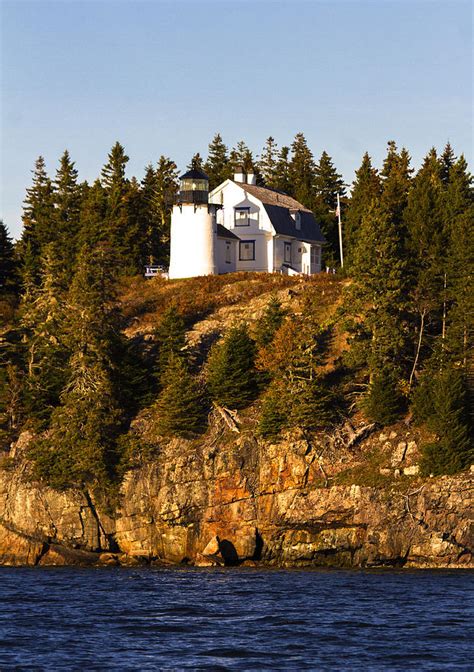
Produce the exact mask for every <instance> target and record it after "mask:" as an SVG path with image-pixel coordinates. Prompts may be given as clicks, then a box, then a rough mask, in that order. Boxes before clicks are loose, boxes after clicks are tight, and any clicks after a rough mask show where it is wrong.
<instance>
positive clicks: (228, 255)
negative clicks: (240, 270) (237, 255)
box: [225, 242, 232, 264]
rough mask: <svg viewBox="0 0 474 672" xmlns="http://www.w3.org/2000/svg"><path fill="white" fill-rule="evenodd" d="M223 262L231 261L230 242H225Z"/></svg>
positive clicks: (228, 262)
mask: <svg viewBox="0 0 474 672" xmlns="http://www.w3.org/2000/svg"><path fill="white" fill-rule="evenodd" d="M225 263H226V264H230V263H232V258H231V243H227V242H226V244H225Z"/></svg>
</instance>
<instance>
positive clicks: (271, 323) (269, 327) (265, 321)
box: [255, 296, 286, 347]
mask: <svg viewBox="0 0 474 672" xmlns="http://www.w3.org/2000/svg"><path fill="white" fill-rule="evenodd" d="M285 315H286V311H285V310H283V309H282V307H281V302H280V301H279V300H278V299H277V297H276V296H272V297H271V299H270V301H269V303H268V305H267V307H266V308H265V312H264V313H263V315H262V317H261V318H260V320H259V321H258V323H257V326H256V329H255V340H256V342H257V344H258V345H259V346H260V347H265V346H267V345H269V344H270V343H271V342H272V341H273V338H274V336H275V334H276V332H277V331H278V329H279V328H280V327H281V325H282V322H283V320H284V319H285Z"/></svg>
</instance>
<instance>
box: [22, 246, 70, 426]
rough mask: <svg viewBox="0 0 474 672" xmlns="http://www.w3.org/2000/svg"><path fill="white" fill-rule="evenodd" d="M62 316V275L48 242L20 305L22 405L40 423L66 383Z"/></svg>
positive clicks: (43, 420) (60, 265)
mask: <svg viewBox="0 0 474 672" xmlns="http://www.w3.org/2000/svg"><path fill="white" fill-rule="evenodd" d="M65 315H66V303H65V284H64V272H63V268H62V264H61V261H60V259H58V255H57V252H56V246H55V245H54V244H53V243H50V244H49V245H47V246H45V247H44V257H43V259H42V262H41V271H40V281H39V285H38V286H34V285H33V286H32V287H31V288H30V289H29V291H27V292H26V293H25V294H24V295H23V298H22V303H21V305H20V316H21V317H20V331H21V333H22V336H23V338H22V340H23V350H24V359H25V369H26V374H25V378H24V386H23V387H24V406H25V410H26V413H27V415H28V416H29V417H30V418H34V419H36V420H38V421H40V423H45V422H47V421H48V419H49V417H50V415H51V412H52V410H53V409H54V407H55V406H56V405H57V404H58V402H59V395H60V393H61V391H62V389H63V387H64V385H65V382H66V380H67V375H68V371H67V360H68V348H67V345H66V343H65V337H64V320H65Z"/></svg>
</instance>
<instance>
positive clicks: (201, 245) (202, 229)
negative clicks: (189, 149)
mask: <svg viewBox="0 0 474 672" xmlns="http://www.w3.org/2000/svg"><path fill="white" fill-rule="evenodd" d="M179 181H180V186H179V196H178V202H177V204H176V205H174V206H173V212H172V214H171V240H170V267H169V278H170V279H173V278H192V277H195V276H198V275H213V274H215V273H217V272H218V270H217V261H216V230H217V229H216V227H217V225H216V215H215V210H216V206H215V205H212V204H210V203H209V199H208V196H209V179H208V177H207V175H206V174H205V173H203V172H202V171H201V170H197V169H192V170H189V171H188V172H187V173H185V174H184V175H181V177H180V178H179Z"/></svg>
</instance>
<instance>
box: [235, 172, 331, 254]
mask: <svg viewBox="0 0 474 672" xmlns="http://www.w3.org/2000/svg"><path fill="white" fill-rule="evenodd" d="M235 184H236V185H237V186H238V187H241V188H242V189H243V190H244V191H246V192H247V193H249V194H252V196H255V197H256V198H258V200H259V201H261V202H262V203H263V206H264V208H265V210H266V211H267V214H268V216H269V218H270V221H271V223H272V225H273V228H274V229H275V232H276V233H277V234H279V235H282V236H291V237H292V238H297V239H298V240H304V241H307V242H309V243H325V242H326V239H325V237H324V236H323V234H322V232H321V229H320V226H319V224H318V222H317V221H316V219H315V217H314V214H313V213H312V212H311V210H309V209H308V208H306V207H305V206H304V205H303V204H302V203H299V202H298V201H297V200H296V199H295V198H292V197H291V196H288V194H285V193H284V192H282V191H276V190H275V189H268V188H267V187H257V185H255V184H241V183H240V182H236V183H235ZM290 210H291V211H293V212H294V211H298V212H299V213H300V221H301V229H297V228H296V223H295V220H294V219H293V217H292V216H291V215H290Z"/></svg>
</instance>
